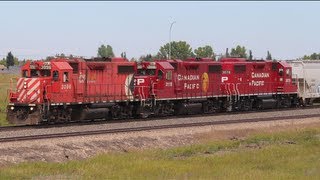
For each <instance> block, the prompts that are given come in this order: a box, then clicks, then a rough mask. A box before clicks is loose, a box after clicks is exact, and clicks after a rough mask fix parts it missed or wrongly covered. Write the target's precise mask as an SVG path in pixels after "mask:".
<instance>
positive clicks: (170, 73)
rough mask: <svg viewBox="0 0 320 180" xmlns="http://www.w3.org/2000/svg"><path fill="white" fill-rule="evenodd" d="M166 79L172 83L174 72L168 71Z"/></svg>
mask: <svg viewBox="0 0 320 180" xmlns="http://www.w3.org/2000/svg"><path fill="white" fill-rule="evenodd" d="M166 79H167V80H168V81H171V79H172V71H168V72H167V74H166Z"/></svg>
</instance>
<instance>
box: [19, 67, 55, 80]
mask: <svg viewBox="0 0 320 180" xmlns="http://www.w3.org/2000/svg"><path fill="white" fill-rule="evenodd" d="M22 76H23V77H27V78H30V77H50V76H51V72H50V70H47V69H41V70H36V69H32V70H31V71H30V75H29V73H28V71H27V70H24V71H23V72H22Z"/></svg>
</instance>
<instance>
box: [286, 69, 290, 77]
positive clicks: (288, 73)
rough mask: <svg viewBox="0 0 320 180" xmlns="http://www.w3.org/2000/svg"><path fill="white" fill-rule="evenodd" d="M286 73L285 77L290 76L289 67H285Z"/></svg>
mask: <svg viewBox="0 0 320 180" xmlns="http://www.w3.org/2000/svg"><path fill="white" fill-rule="evenodd" d="M286 75H287V77H290V76H291V72H290V69H286Z"/></svg>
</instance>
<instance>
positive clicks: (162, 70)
mask: <svg viewBox="0 0 320 180" xmlns="http://www.w3.org/2000/svg"><path fill="white" fill-rule="evenodd" d="M173 70H174V68H173V67H172V65H171V64H170V63H168V62H161V61H155V62H142V63H140V64H139V65H138V70H137V74H136V75H135V80H134V82H135V95H136V98H138V99H142V100H144V99H149V98H155V99H156V98H159V97H161V98H163V97H165V96H166V95H170V94H172V92H173V82H172V79H173V78H172V76H173Z"/></svg>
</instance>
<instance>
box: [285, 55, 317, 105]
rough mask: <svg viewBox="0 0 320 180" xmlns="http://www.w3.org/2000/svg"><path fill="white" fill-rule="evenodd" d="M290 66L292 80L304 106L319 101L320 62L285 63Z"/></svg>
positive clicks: (297, 61)
mask: <svg viewBox="0 0 320 180" xmlns="http://www.w3.org/2000/svg"><path fill="white" fill-rule="evenodd" d="M287 62H288V63H289V64H291V66H292V79H293V82H294V83H296V84H297V85H298V94H299V97H301V100H302V101H303V103H304V104H312V103H313V102H314V101H318V100H320V60H294V61H287Z"/></svg>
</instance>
